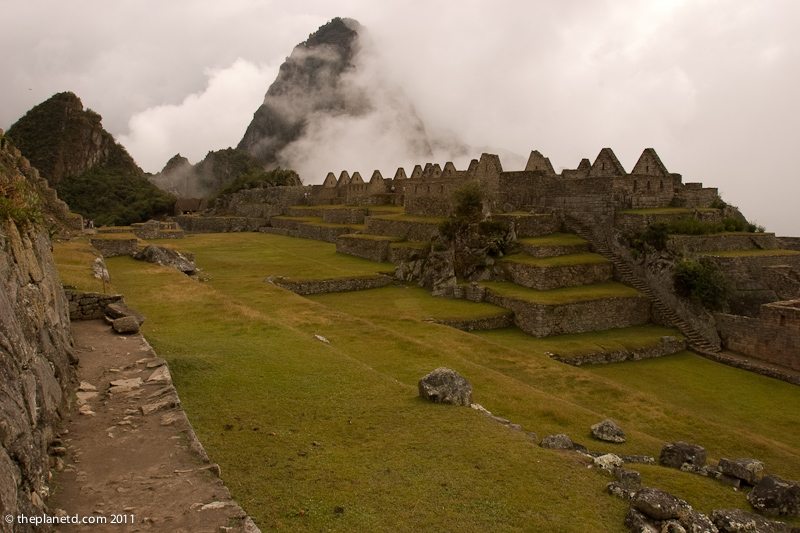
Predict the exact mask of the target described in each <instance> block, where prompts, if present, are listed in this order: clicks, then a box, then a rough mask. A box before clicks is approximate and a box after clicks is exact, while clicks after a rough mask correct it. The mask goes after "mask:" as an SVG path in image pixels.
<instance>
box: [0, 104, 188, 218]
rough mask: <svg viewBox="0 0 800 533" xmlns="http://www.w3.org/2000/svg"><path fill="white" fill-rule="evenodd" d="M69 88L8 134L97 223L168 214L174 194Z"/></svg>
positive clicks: (73, 205) (67, 199) (62, 193)
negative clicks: (150, 175)
mask: <svg viewBox="0 0 800 533" xmlns="http://www.w3.org/2000/svg"><path fill="white" fill-rule="evenodd" d="M101 121H102V117H101V116H100V115H99V114H97V113H95V112H94V111H92V110H91V109H84V108H83V103H82V102H81V100H80V98H78V97H77V96H76V95H75V94H73V93H71V92H63V93H58V94H55V95H53V96H52V97H50V98H49V99H47V100H45V101H44V102H42V103H41V104H39V105H36V106H34V107H33V108H32V109H31V110H30V111H28V112H27V113H26V114H25V116H23V117H22V118H20V119H19V120H18V121H17V122H16V123H14V124H13V125H12V126H11V128H9V130H8V137H9V138H11V139H12V141H13V142H14V144H15V145H16V146H17V147H18V148H19V150H20V151H21V152H22V154H23V155H24V156H25V157H26V158H28V159H29V160H30V162H31V164H32V165H33V166H34V167H36V168H37V169H38V170H39V172H40V173H41V175H42V177H44V178H45V179H46V180H47V181H48V182H49V183H50V186H51V187H53V188H55V189H56V191H58V194H59V196H60V197H61V198H62V199H63V200H64V201H65V202H66V203H67V204H68V205H69V206H70V208H71V209H72V211H74V212H76V213H79V214H81V215H83V216H84V217H86V218H89V219H93V220H95V222H96V223H97V224H119V225H127V224H129V223H132V222H143V221H145V220H147V219H149V218H152V217H153V216H154V215H158V214H162V213H169V212H171V210H172V206H173V204H174V203H175V199H174V198H173V197H172V196H170V195H168V194H166V193H164V192H163V191H161V190H159V189H158V188H157V187H155V186H154V185H153V184H151V183H150V182H149V181H148V180H147V178H145V176H144V172H142V169H140V168H139V166H138V165H137V164H136V162H135V161H134V160H133V158H132V157H131V156H130V155H129V154H128V152H127V151H126V150H125V148H123V147H122V145H120V144H119V143H117V142H116V141H115V140H114V137H113V136H112V135H111V134H110V133H108V132H107V131H106V130H105V129H104V128H103V125H102V122H101Z"/></svg>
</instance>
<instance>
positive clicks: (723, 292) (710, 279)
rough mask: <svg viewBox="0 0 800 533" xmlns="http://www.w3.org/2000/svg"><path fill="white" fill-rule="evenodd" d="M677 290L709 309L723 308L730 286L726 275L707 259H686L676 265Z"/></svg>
mask: <svg viewBox="0 0 800 533" xmlns="http://www.w3.org/2000/svg"><path fill="white" fill-rule="evenodd" d="M673 283H674V286H675V292H676V293H677V294H678V295H679V296H683V297H684V298H690V299H692V300H694V301H696V302H698V303H700V304H702V305H703V306H705V307H706V308H708V309H714V310H717V309H722V308H723V307H724V305H725V303H726V301H727V296H728V286H727V282H726V281H725V278H724V276H723V275H722V274H721V273H720V272H719V270H717V268H716V267H715V266H714V265H713V264H712V263H710V262H707V261H693V260H684V261H681V262H680V263H678V265H677V266H676V267H675V273H674V275H673Z"/></svg>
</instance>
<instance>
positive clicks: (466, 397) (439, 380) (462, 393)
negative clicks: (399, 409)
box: [419, 368, 472, 407]
mask: <svg viewBox="0 0 800 533" xmlns="http://www.w3.org/2000/svg"><path fill="white" fill-rule="evenodd" d="M419 395H420V396H421V397H422V398H425V399H426V400H430V401H432V402H434V403H449V404H452V405H464V406H467V407H469V405H470V404H471V403H472V385H470V383H469V381H467V380H466V379H465V378H464V377H463V376H462V375H461V374H459V373H458V372H456V371H455V370H451V369H449V368H437V369H436V370H434V371H432V372H431V373H430V374H428V375H426V376H425V377H423V378H422V379H420V380H419Z"/></svg>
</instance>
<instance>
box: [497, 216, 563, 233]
mask: <svg viewBox="0 0 800 533" xmlns="http://www.w3.org/2000/svg"><path fill="white" fill-rule="evenodd" d="M492 220H493V221H496V222H502V223H505V224H507V225H511V224H513V225H514V229H515V231H516V234H517V238H518V239H524V238H527V237H543V236H545V235H550V234H552V233H556V232H557V231H558V230H559V229H560V228H561V222H560V221H559V220H558V217H556V216H555V215H552V214H549V213H545V214H535V213H498V214H496V215H492Z"/></svg>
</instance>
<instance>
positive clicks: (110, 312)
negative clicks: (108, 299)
mask: <svg viewBox="0 0 800 533" xmlns="http://www.w3.org/2000/svg"><path fill="white" fill-rule="evenodd" d="M103 311H104V312H105V315H106V317H107V318H109V319H111V320H112V321H113V320H116V319H118V318H123V317H126V316H132V317H134V318H135V319H136V321H137V322H139V325H140V326H141V325H142V324H144V315H142V314H141V313H139V312H137V311H135V310H133V309H131V308H130V307H128V306H127V305H125V303H123V302H115V303H110V304H108V305H106V306H105V309H104V310H103Z"/></svg>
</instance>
